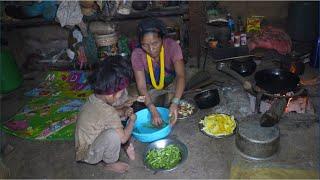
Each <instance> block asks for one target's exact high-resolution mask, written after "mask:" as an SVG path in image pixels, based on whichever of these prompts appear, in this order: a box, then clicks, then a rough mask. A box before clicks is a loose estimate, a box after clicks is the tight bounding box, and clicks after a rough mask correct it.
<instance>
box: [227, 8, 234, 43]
mask: <svg viewBox="0 0 320 180" xmlns="http://www.w3.org/2000/svg"><path fill="white" fill-rule="evenodd" d="M227 21H228V27H229V31H230V39H231V41H232V42H234V20H233V19H232V17H231V14H230V13H228V14H227Z"/></svg>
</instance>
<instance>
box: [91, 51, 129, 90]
mask: <svg viewBox="0 0 320 180" xmlns="http://www.w3.org/2000/svg"><path fill="white" fill-rule="evenodd" d="M132 75H133V72H132V68H131V63H130V61H129V60H128V59H124V58H123V57H122V56H119V55H117V56H110V57H108V58H107V59H105V60H104V61H101V62H99V63H98V64H97V68H96V69H95V71H94V72H93V73H92V74H91V76H90V77H89V78H88V80H89V83H90V84H91V88H92V89H93V90H94V92H95V93H96V94H106V93H107V92H108V94H110V92H112V93H115V92H117V91H118V90H120V89H119V87H121V86H124V83H129V81H130V80H131V78H132ZM121 89H122V88H121Z"/></svg>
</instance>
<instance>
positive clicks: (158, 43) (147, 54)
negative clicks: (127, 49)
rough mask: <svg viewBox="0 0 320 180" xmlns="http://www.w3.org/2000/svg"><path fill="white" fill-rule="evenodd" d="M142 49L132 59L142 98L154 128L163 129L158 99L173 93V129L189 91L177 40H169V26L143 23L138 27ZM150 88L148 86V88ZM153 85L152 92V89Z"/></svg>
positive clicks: (146, 21) (147, 20)
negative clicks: (167, 35)
mask: <svg viewBox="0 0 320 180" xmlns="http://www.w3.org/2000/svg"><path fill="white" fill-rule="evenodd" d="M137 31H138V32H137V34H138V40H139V47H138V48H136V49H134V50H133V52H132V55H131V62H132V67H133V71H134V75H135V79H136V82H137V88H138V91H139V93H140V95H143V96H145V105H146V106H147V107H148V108H149V110H150V112H151V115H152V121H153V124H154V125H156V126H160V125H161V124H162V119H161V117H160V115H159V113H158V111H157V109H156V106H155V105H154V104H153V100H154V98H156V97H155V96H156V95H159V94H161V93H162V94H163V93H164V91H162V90H164V89H167V90H168V89H172V90H173V92H174V93H173V94H172V96H173V98H170V99H171V104H170V108H169V109H170V116H172V117H173V118H172V122H171V123H172V125H174V124H175V122H176V119H177V116H178V112H177V110H178V104H179V102H180V98H181V96H182V94H183V91H184V87H185V72H184V61H183V56H182V51H181V48H180V46H179V44H178V43H176V42H175V41H174V40H173V39H170V38H165V37H164V36H165V33H166V26H165V25H164V23H163V22H162V21H160V20H158V19H155V18H149V19H145V20H143V21H141V22H140V23H139V25H138V30H137ZM147 84H148V85H147ZM150 85H151V90H149V91H148V89H149V88H148V87H150Z"/></svg>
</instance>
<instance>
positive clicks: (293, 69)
mask: <svg viewBox="0 0 320 180" xmlns="http://www.w3.org/2000/svg"><path fill="white" fill-rule="evenodd" d="M289 71H290V72H292V73H293V74H295V73H296V72H297V66H296V65H295V64H292V65H291V66H290V69H289Z"/></svg>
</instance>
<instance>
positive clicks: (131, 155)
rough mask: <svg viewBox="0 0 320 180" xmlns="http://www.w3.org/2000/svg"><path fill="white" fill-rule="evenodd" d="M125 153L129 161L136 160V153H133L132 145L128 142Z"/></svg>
mask: <svg viewBox="0 0 320 180" xmlns="http://www.w3.org/2000/svg"><path fill="white" fill-rule="evenodd" d="M126 152H127V155H128V157H129V159H130V160H135V159H136V153H135V151H134V147H133V144H132V143H131V142H130V143H129V145H128V146H127V147H126Z"/></svg>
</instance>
